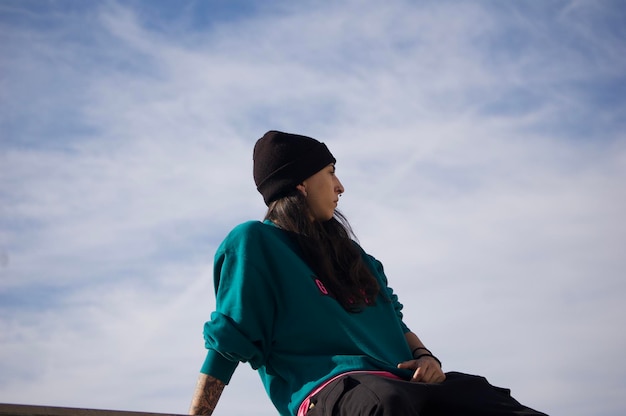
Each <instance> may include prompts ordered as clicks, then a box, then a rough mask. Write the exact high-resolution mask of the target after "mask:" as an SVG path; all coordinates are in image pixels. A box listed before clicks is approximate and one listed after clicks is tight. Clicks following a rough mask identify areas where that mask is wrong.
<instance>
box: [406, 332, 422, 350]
mask: <svg viewBox="0 0 626 416" xmlns="http://www.w3.org/2000/svg"><path fill="white" fill-rule="evenodd" d="M404 338H406V343H407V344H409V348H410V349H411V351H415V349H416V348H426V346H425V345H424V343H423V342H422V341H421V340H420V339H419V337H418V336H417V335H415V334H414V333H413V332H407V333H405V334H404Z"/></svg>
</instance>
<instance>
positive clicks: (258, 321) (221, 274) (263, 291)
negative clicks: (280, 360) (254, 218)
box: [201, 230, 275, 383]
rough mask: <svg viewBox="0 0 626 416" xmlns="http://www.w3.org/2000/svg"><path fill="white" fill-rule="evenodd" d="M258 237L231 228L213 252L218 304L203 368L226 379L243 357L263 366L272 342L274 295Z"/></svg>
mask: <svg viewBox="0 0 626 416" xmlns="http://www.w3.org/2000/svg"><path fill="white" fill-rule="evenodd" d="M254 237H255V236H254V235H251V233H250V232H249V230H248V231H246V230H239V231H238V232H236V233H234V234H233V233H231V235H230V236H229V237H227V239H226V240H225V241H224V243H223V244H222V246H221V247H220V249H218V252H217V253H216V256H215V263H214V279H215V291H216V295H215V297H216V308H215V311H214V312H213V313H212V314H211V320H210V321H208V322H206V323H205V325H204V340H205V347H206V348H207V349H208V353H207V357H206V360H205V362H204V365H203V366H202V370H201V372H203V373H205V374H209V375H211V376H213V377H216V378H218V379H219V380H221V381H223V382H224V383H228V382H229V381H230V378H231V376H232V374H233V373H234V371H235V369H236V367H237V365H238V363H239V362H249V363H250V365H251V366H252V368H254V369H257V368H259V367H260V366H261V365H263V364H264V363H265V361H266V358H267V357H268V355H269V348H270V346H271V340H272V324H273V322H274V315H275V307H274V305H275V295H274V290H273V287H272V282H271V279H270V278H269V277H270V276H269V274H268V273H267V272H266V270H267V267H266V266H265V264H264V261H263V253H262V251H263V248H262V244H260V242H259V241H258V239H255V238H254Z"/></svg>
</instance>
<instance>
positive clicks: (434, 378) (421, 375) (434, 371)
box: [398, 356, 446, 383]
mask: <svg viewBox="0 0 626 416" xmlns="http://www.w3.org/2000/svg"><path fill="white" fill-rule="evenodd" d="M398 368H403V369H407V370H415V372H414V373H413V377H411V381H413V382H420V383H441V382H442V381H444V380H445V379H446V375H445V374H444V372H443V370H442V369H441V367H440V366H439V362H438V361H437V360H436V359H434V358H433V357H431V356H423V357H420V358H419V359H417V360H410V361H404V362H402V363H400V364H398Z"/></svg>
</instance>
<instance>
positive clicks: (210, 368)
mask: <svg viewBox="0 0 626 416" xmlns="http://www.w3.org/2000/svg"><path fill="white" fill-rule="evenodd" d="M238 365H239V361H230V360H228V359H226V358H224V356H223V355H221V354H220V353H219V352H217V351H215V350H208V352H207V355H206V358H205V360H204V364H202V368H201V369H200V372H201V373H203V374H208V375H210V376H211V377H215V378H216V379H218V380H220V381H221V382H223V383H224V384H228V383H229V382H230V378H231V377H232V376H233V373H234V372H235V369H236V368H237V366H238Z"/></svg>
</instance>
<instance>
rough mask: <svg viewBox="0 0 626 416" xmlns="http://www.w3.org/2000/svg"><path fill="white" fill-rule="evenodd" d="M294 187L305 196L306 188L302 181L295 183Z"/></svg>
mask: <svg viewBox="0 0 626 416" xmlns="http://www.w3.org/2000/svg"><path fill="white" fill-rule="evenodd" d="M296 189H297V190H298V191H300V192H301V193H302V195H303V196H305V197H306V188H305V187H304V184H303V183H301V184H299V185H296Z"/></svg>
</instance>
